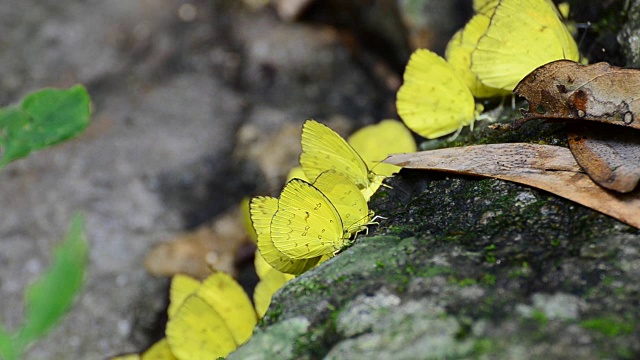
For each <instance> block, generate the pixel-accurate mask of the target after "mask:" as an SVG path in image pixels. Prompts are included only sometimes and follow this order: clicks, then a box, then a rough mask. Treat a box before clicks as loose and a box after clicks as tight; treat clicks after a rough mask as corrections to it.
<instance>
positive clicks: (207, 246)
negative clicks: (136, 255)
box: [144, 208, 249, 279]
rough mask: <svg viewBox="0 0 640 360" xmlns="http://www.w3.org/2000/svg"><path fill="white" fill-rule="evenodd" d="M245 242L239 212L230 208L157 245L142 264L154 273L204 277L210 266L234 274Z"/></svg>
mask: <svg viewBox="0 0 640 360" xmlns="http://www.w3.org/2000/svg"><path fill="white" fill-rule="evenodd" d="M247 242H249V237H248V235H247V234H246V231H245V228H244V224H243V220H242V215H241V213H240V210H239V209H238V208H234V209H232V210H230V211H229V212H227V213H225V214H224V215H222V216H221V217H220V218H219V219H218V220H216V221H215V222H214V223H213V224H207V225H204V226H201V227H199V228H198V229H196V230H194V231H192V232H189V233H186V234H183V235H179V236H177V237H175V238H174V239H172V240H169V241H166V242H163V243H161V244H159V245H157V246H156V247H155V248H154V249H153V250H151V252H150V253H149V254H148V255H147V257H146V259H145V261H144V266H145V268H146V269H147V271H148V272H149V273H150V274H152V275H156V276H173V275H175V274H187V275H190V276H192V277H195V278H198V279H204V278H205V277H207V276H208V275H210V274H211V268H214V269H216V270H220V271H224V272H227V273H229V274H231V275H234V276H235V275H236V273H237V271H236V268H235V266H234V263H235V260H236V254H237V253H238V251H239V250H240V248H241V247H242V246H243V245H244V244H246V243H247Z"/></svg>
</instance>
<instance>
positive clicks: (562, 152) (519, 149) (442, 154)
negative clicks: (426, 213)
mask: <svg viewBox="0 0 640 360" xmlns="http://www.w3.org/2000/svg"><path fill="white" fill-rule="evenodd" d="M384 162H386V163H389V164H394V165H398V166H402V167H405V168H409V169H424V170H436V171H446V172H452V173H457V174H465V175H478V176H487V177H492V178H496V179H502V180H508V181H513V182H516V183H520V184H525V185H529V186H532V187H536V188H539V189H542V190H546V191H549V192H551V193H553V194H556V195H558V196H561V197H563V198H566V199H569V200H572V201H575V202H577V203H579V204H582V205H584V206H586V207H589V208H591V209H594V210H597V211H600V212H602V213H604V214H607V215H609V216H611V217H614V218H616V219H618V220H619V221H622V222H624V223H627V224H629V225H632V226H635V227H637V228H640V191H635V192H630V193H627V194H618V193H614V192H610V191H607V190H606V189H603V188H602V187H600V186H598V185H597V184H595V183H594V182H593V181H592V180H591V179H590V178H589V176H587V175H586V174H585V173H584V172H583V171H582V169H581V168H580V166H579V165H578V163H577V162H576V160H575V159H574V157H573V155H572V154H571V151H570V150H569V149H567V148H564V147H559V146H551V145H536V144H522V143H517V144H491V145H476V146H467V147H458V148H447V149H439V150H430V151H421V152H417V153H409V154H397V155H391V156H389V157H388V158H387V159H386V160H385V161H384Z"/></svg>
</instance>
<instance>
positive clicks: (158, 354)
mask: <svg viewBox="0 0 640 360" xmlns="http://www.w3.org/2000/svg"><path fill="white" fill-rule="evenodd" d="M140 359H141V360H178V358H176V357H175V356H174V355H173V353H172V352H171V348H170V347H169V343H167V339H166V338H164V339H161V340H159V341H157V342H156V343H155V344H153V346H151V347H150V348H149V349H148V350H147V351H145V352H144V353H142V356H141V357H140Z"/></svg>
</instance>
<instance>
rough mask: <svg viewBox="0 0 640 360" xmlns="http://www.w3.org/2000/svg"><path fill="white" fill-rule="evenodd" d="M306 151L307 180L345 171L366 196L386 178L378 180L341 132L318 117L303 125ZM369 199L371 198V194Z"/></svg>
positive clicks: (303, 165)
mask: <svg viewBox="0 0 640 360" xmlns="http://www.w3.org/2000/svg"><path fill="white" fill-rule="evenodd" d="M301 143H302V154H300V165H301V166H302V169H303V170H304V173H305V175H306V176H307V179H309V180H310V181H315V179H316V178H317V177H318V175H320V174H321V173H323V172H324V171H327V170H335V171H338V172H341V173H344V174H345V175H346V176H348V177H349V178H350V179H351V181H353V182H354V183H355V184H356V185H357V186H358V188H359V189H360V190H363V194H365V197H366V196H367V194H369V196H370V194H372V193H374V192H375V191H376V190H377V189H378V187H379V186H380V184H381V183H382V180H380V181H379V182H375V181H374V180H375V179H376V176H375V174H373V173H370V171H369V168H368V167H367V165H366V163H365V162H364V160H362V158H361V157H360V155H359V154H358V153H357V152H356V151H355V150H354V149H353V148H352V147H351V145H349V144H348V143H347V142H346V141H345V140H344V139H343V138H342V137H340V135H338V134H337V133H336V132H335V131H333V130H331V129H330V128H328V127H327V126H325V125H323V124H320V123H319V122H317V121H315V120H307V121H305V123H304V125H303V126H302V142H301ZM367 199H368V197H367Z"/></svg>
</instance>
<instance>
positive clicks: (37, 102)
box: [0, 85, 91, 168]
mask: <svg viewBox="0 0 640 360" xmlns="http://www.w3.org/2000/svg"><path fill="white" fill-rule="evenodd" d="M90 101H91V100H90V98H89V94H88V93H87V90H86V89H85V88H84V87H83V86H82V85H75V86H73V87H71V88H69V89H66V90H58V89H42V90H39V91H36V92H34V93H31V94H29V95H27V96H26V97H25V98H24V100H23V101H22V104H20V106H19V107H17V108H9V109H0V146H1V147H2V157H1V159H0V168H2V167H3V166H4V165H6V164H8V163H9V162H11V161H13V160H16V159H20V158H23V157H25V156H27V155H29V153H31V152H32V151H36V150H40V149H43V148H46V147H48V146H51V145H54V144H57V143H60V142H62V141H65V140H67V139H70V138H72V137H74V136H76V135H78V134H80V133H81V132H82V131H83V130H84V129H85V128H86V127H87V126H88V125H89V118H90Z"/></svg>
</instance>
